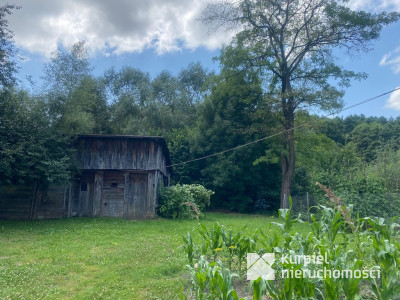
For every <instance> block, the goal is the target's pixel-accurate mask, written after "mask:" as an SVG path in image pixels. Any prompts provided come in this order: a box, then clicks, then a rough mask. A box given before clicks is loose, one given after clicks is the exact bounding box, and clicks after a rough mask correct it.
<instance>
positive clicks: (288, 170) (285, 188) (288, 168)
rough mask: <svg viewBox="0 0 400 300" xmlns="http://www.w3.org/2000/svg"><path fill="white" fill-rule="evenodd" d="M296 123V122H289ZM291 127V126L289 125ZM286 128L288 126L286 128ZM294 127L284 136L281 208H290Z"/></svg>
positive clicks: (293, 161) (293, 163)
mask: <svg viewBox="0 0 400 300" xmlns="http://www.w3.org/2000/svg"><path fill="white" fill-rule="evenodd" d="M288 123H294V122H288ZM288 125H289V124H288ZM285 127H286V126H285ZM292 128H293V125H290V126H288V128H285V129H289V130H290V131H287V132H285V133H284V134H283V137H282V138H283V141H282V150H283V151H282V152H281V169H282V184H281V208H289V197H290V187H291V183H292V177H293V173H294V166H295V152H294V132H293V130H291V129H292Z"/></svg>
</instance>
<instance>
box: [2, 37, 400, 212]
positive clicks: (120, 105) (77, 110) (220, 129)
mask: <svg viewBox="0 0 400 300" xmlns="http://www.w3.org/2000/svg"><path fill="white" fill-rule="evenodd" d="M259 76H260V75H259V74H257V73H256V72H246V73H244V72H239V73H238V74H237V75H235V76H225V74H224V73H223V71H222V72H221V73H220V74H214V73H210V72H208V71H207V70H206V69H204V68H203V67H202V66H201V65H200V64H199V63H193V64H190V65H189V66H187V67H186V68H183V69H182V70H181V71H180V72H179V74H177V75H173V74H171V73H170V72H168V71H162V72H161V73H159V74H158V75H157V76H155V77H154V78H152V77H151V76H150V75H149V74H148V73H145V72H142V71H141V70H138V69H135V68H133V67H130V66H126V67H123V68H121V69H119V70H116V69H110V70H107V71H106V72H105V73H104V74H103V75H102V76H94V75H93V74H92V66H90V63H89V59H88V55H87V49H86V48H85V45H84V43H82V42H81V43H77V44H75V45H74V46H73V47H72V48H70V49H59V51H58V52H57V53H55V54H54V56H53V58H52V59H51V61H50V62H49V63H47V64H46V65H44V68H43V82H44V83H45V84H44V85H43V87H41V89H40V90H39V92H37V93H29V92H27V91H24V90H22V89H20V88H19V87H18V86H14V87H11V88H3V89H2V90H1V94H0V116H1V123H0V135H1V136H2V139H1V140H0V148H1V152H0V166H1V168H0V172H1V173H0V183H1V185H8V184H22V183H30V182H33V181H38V182H40V183H41V184H44V185H46V184H52V183H63V182H64V181H66V180H68V179H69V174H70V172H71V170H72V168H73V163H72V162H73V149H72V148H71V147H70V145H71V143H72V141H73V139H74V138H75V137H76V136H77V135H79V134H130V135H148V136H152V135H160V136H164V137H165V138H166V140H167V143H168V146H169V149H170V154H171V158H172V162H173V164H175V163H180V162H184V161H188V160H191V159H195V158H198V157H202V156H206V155H210V154H214V153H216V152H219V151H223V150H226V149H229V148H232V147H236V146H239V145H242V144H245V143H248V142H251V141H254V140H256V139H260V138H263V137H266V136H268V135H271V134H274V133H276V132H278V131H279V130H280V128H281V127H280V126H281V125H280V121H279V117H278V116H276V113H274V111H273V109H272V108H271V106H269V102H268V95H267V94H266V92H265V91H264V90H263V86H262V81H261V79H260V78H259ZM303 123H309V124H310V125H307V126H304V127H301V128H299V129H298V130H296V133H295V135H296V151H297V166H296V170H295V175H294V179H293V185H292V195H304V194H305V193H306V192H309V193H315V194H318V193H319V194H320V192H319V191H318V190H317V188H316V187H315V182H316V181H318V182H321V183H322V184H325V185H326V186H328V187H330V188H331V189H333V190H335V191H338V192H346V193H350V194H352V195H360V196H363V195H364V196H363V197H364V198H365V197H371V196H370V195H371V194H372V195H375V196H374V197H375V198H376V195H384V194H386V193H398V192H399V189H400V150H399V148H400V136H399V135H400V117H399V118H396V119H387V118H384V117H365V116H363V115H360V116H357V115H352V116H348V117H346V118H340V117H336V118H323V117H321V116H318V115H310V114H309V113H307V112H306V111H301V112H299V113H297V115H296V124H297V125H299V124H303ZM279 145H280V137H279V136H277V137H274V138H271V139H267V140H265V141H262V142H259V143H256V144H252V145H249V146H247V147H244V148H240V149H237V150H235V151H231V152H228V153H225V154H221V155H219V156H216V157H211V158H207V159H204V160H201V161H195V162H192V163H188V164H184V165H178V166H175V167H174V176H173V181H174V182H175V183H183V184H184V183H200V184H203V185H205V186H206V187H207V188H209V189H212V190H213V191H215V195H214V196H213V198H212V207H213V208H225V209H229V210H233V211H240V212H253V211H255V210H257V209H260V208H261V209H262V208H264V209H271V210H275V209H277V208H278V207H279V193H280V167H279V151H280V150H279ZM375 198H374V199H375ZM260 201H261V203H260Z"/></svg>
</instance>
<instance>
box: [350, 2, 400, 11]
mask: <svg viewBox="0 0 400 300" xmlns="http://www.w3.org/2000/svg"><path fill="white" fill-rule="evenodd" d="M348 5H349V6H350V7H351V8H352V9H359V10H367V11H374V12H377V11H398V10H400V0H350V2H349V3H348Z"/></svg>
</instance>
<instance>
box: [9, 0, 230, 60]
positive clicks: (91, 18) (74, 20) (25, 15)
mask: <svg viewBox="0 0 400 300" xmlns="http://www.w3.org/2000/svg"><path fill="white" fill-rule="evenodd" d="M208 2H209V0H185V1H182V0H145V1H143V0H114V1H109V0H80V1H79V0H57V1H54V0H37V1H32V0H21V1H19V3H18V5H21V6H22V8H21V9H20V10H18V11H14V13H13V15H12V16H11V17H10V28H11V29H12V30H13V31H14V33H15V42H16V44H17V46H18V47H21V48H24V49H26V50H28V51H30V52H36V53H42V54H44V55H46V56H49V55H50V54H51V52H53V51H54V50H56V49H57V44H63V45H64V46H70V45H72V44H73V43H74V42H77V41H79V40H85V41H86V42H87V44H88V45H89V46H90V47H91V49H92V50H93V51H100V52H102V53H104V54H122V53H127V52H128V53H129V52H141V51H143V50H145V49H148V48H153V49H155V51H156V52H157V53H159V54H161V53H165V52H171V51H180V50H182V48H188V49H195V48H197V47H199V46H204V47H207V48H209V49H215V48H217V47H219V46H220V45H221V44H222V43H224V42H228V41H229V40H230V38H231V36H227V35H226V33H224V32H221V33H216V34H213V35H209V34H208V33H207V32H208V30H207V27H206V26H205V25H204V24H201V23H200V22H198V21H196V18H198V17H199V14H200V12H201V11H202V9H203V8H204V7H205V6H206V4H207V3H208Z"/></svg>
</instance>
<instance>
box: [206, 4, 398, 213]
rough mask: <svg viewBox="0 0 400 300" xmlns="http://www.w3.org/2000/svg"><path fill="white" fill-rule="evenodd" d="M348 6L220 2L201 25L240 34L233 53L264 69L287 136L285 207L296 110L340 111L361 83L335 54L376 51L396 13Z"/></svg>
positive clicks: (245, 66) (284, 144) (283, 153)
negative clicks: (352, 86) (354, 84)
mask: <svg viewBox="0 0 400 300" xmlns="http://www.w3.org/2000/svg"><path fill="white" fill-rule="evenodd" d="M346 2H348V1H346V0H343V1H333V0H308V1H305V0H241V1H235V2H232V1H227V0H223V1H220V2H217V3H215V4H210V5H209V6H208V7H207V8H206V9H205V11H204V12H203V15H202V18H201V20H202V21H203V22H205V23H207V24H210V26H213V25H216V26H217V27H221V26H223V27H225V28H227V29H232V28H234V29H240V32H238V33H237V34H236V38H235V39H234V41H233V42H232V44H231V45H230V46H228V48H229V47H234V48H235V47H239V48H242V49H245V50H246V51H247V57H246V59H244V60H243V61H239V62H238V63H239V64H240V65H241V67H242V68H243V69H249V68H259V69H260V70H262V71H263V72H264V73H265V76H266V78H267V80H268V83H269V92H270V97H269V98H270V99H271V100H272V101H273V103H274V107H275V109H277V111H279V113H280V115H281V119H282V125H283V129H284V130H285V132H284V133H283V134H282V151H281V155H280V161H281V169H282V183H281V207H287V204H288V201H284V199H285V198H286V199H287V198H288V196H289V195H290V186H291V180H292V176H293V172H294V168H295V143H294V139H295V138H294V136H295V135H294V130H293V127H294V121H295V113H296V111H297V110H298V109H304V108H309V107H310V106H314V107H317V108H320V109H323V110H330V109H338V108H340V107H341V105H342V101H341V97H342V95H343V91H342V90H341V88H342V87H345V86H348V85H349V83H350V79H353V78H359V79H361V78H363V77H365V74H357V73H354V72H351V71H347V70H344V69H343V68H341V67H340V66H338V65H337V63H336V61H337V59H336V57H335V56H334V55H333V53H332V50H333V49H334V48H336V47H342V48H345V49H346V50H348V52H349V53H351V54H352V55H353V54H354V53H357V52H358V53H359V52H360V51H364V52H366V51H368V50H370V49H371V47H370V46H371V41H373V40H375V39H377V38H378V37H379V34H380V31H381V29H382V27H383V26H384V25H388V24H390V23H392V22H395V21H397V20H398V18H399V14H398V13H379V14H371V13H368V12H365V11H353V10H351V9H350V8H348V7H347V6H346V5H345V4H346Z"/></svg>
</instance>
